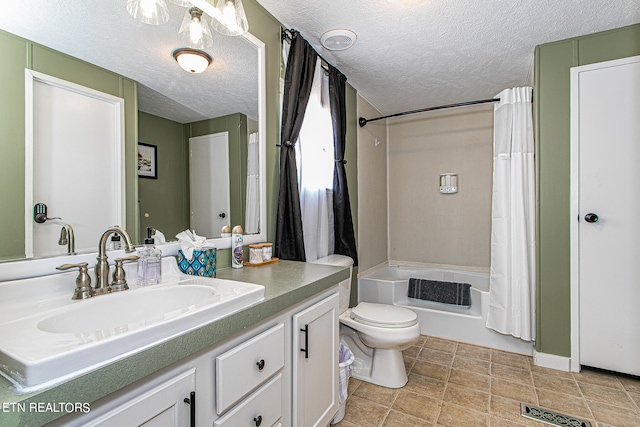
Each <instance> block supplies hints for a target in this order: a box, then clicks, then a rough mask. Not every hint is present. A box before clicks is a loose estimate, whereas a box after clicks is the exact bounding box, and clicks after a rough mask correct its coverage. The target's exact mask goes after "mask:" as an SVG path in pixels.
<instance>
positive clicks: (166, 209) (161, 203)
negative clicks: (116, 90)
mask: <svg viewBox="0 0 640 427" xmlns="http://www.w3.org/2000/svg"><path fill="white" fill-rule="evenodd" d="M138 142H142V143H145V144H151V145H155V146H157V147H158V151H157V155H158V170H157V172H158V179H149V178H138V194H139V199H140V233H141V234H142V235H143V236H141V237H144V234H145V231H146V229H147V227H153V228H156V229H158V230H160V231H162V232H163V233H164V235H165V236H166V238H167V239H169V240H175V237H174V236H175V235H176V234H178V233H179V232H181V231H183V230H186V229H187V228H189V200H188V197H189V181H188V177H189V175H188V169H187V168H188V166H187V161H188V153H187V143H186V142H185V126H184V125H183V124H181V123H178V122H174V121H171V120H167V119H164V118H161V117H157V116H154V115H152V114H147V113H143V112H139V113H138ZM146 214H149V216H148V217H146V216H145V215H146ZM140 241H142V240H140Z"/></svg>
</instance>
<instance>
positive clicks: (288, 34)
mask: <svg viewBox="0 0 640 427" xmlns="http://www.w3.org/2000/svg"><path fill="white" fill-rule="evenodd" d="M294 33H298V34H300V31H298V30H294V29H293V28H292V29H287V28H282V30H281V33H280V35H281V37H282V41H285V40H286V41H287V42H289V43H291V40H293V34H294ZM314 51H315V49H314ZM316 55H318V58H320V61H321V64H320V65H321V66H322V69H323V70H325V71H327V72H328V71H329V65H331V63H330V62H329V61H327V60H326V59H324V58H323V57H322V56H320V54H319V53H318V52H316Z"/></svg>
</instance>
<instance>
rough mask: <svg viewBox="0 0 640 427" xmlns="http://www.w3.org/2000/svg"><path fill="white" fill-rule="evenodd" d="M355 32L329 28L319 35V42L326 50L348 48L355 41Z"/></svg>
mask: <svg viewBox="0 0 640 427" xmlns="http://www.w3.org/2000/svg"><path fill="white" fill-rule="evenodd" d="M356 39H357V36H356V33H354V32H353V31H350V30H330V31H327V32H326V33H324V34H323V35H322V37H320V43H322V46H324V48H325V49H328V50H345V49H349V48H350V47H351V46H353V44H354V43H355V42H356Z"/></svg>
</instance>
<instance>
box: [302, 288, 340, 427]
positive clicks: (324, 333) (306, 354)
mask: <svg viewBox="0 0 640 427" xmlns="http://www.w3.org/2000/svg"><path fill="white" fill-rule="evenodd" d="M338 327H339V325H338V294H337V293H335V294H333V295H331V296H330V297H327V298H325V299H323V300H322V301H320V302H319V303H317V304H315V305H312V306H311V307H309V308H307V309H306V310H303V311H301V312H300V313H298V314H296V315H294V316H293V393H292V394H293V423H292V425H294V426H305V427H320V426H326V425H328V424H329V422H330V421H331V420H332V419H333V417H334V416H335V414H336V412H337V411H338Z"/></svg>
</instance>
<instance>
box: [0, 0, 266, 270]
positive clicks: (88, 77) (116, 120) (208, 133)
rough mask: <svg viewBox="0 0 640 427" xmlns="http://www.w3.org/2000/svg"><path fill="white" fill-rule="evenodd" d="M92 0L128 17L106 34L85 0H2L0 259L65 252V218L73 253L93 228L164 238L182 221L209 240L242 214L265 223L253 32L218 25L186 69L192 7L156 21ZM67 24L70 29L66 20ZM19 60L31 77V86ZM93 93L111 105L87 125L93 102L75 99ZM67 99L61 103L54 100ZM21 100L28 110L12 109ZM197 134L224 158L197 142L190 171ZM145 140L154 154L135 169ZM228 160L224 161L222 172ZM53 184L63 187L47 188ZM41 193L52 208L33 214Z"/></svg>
mask: <svg viewBox="0 0 640 427" xmlns="http://www.w3.org/2000/svg"><path fill="white" fill-rule="evenodd" d="M90 7H91V11H90V12H91V15H92V16H96V15H98V16H99V15H102V14H109V15H113V14H118V15H122V16H119V20H118V22H120V23H121V28H119V29H118V31H115V32H114V31H112V29H111V28H106V27H105V24H104V23H102V21H101V20H86V19H82V17H83V16H86V15H87V14H88V11H87V10H86V9H87V8H89V5H86V4H84V2H77V4H75V5H74V6H73V7H70V8H65V10H64V11H61V10H59V9H60V8H58V9H56V7H55V6H54V5H51V4H49V3H48V2H41V1H37V0H29V1H27V2H26V3H24V2H23V3H21V4H20V5H7V10H6V11H5V13H3V17H0V46H2V47H3V50H4V51H5V52H6V55H7V56H6V59H7V62H6V64H11V65H9V66H7V67H4V68H3V69H2V85H3V94H6V96H3V98H2V100H0V104H1V105H2V108H3V111H7V114H3V115H2V117H1V118H0V123H1V124H2V126H1V127H0V128H1V129H2V130H1V131H0V132H1V134H2V138H1V141H2V146H1V147H0V148H1V150H2V156H1V157H0V169H1V170H3V171H4V172H3V177H4V174H6V177H7V178H8V177H11V179H3V180H2V182H3V184H2V185H1V186H0V196H1V197H2V198H3V200H4V201H6V203H3V207H2V211H1V216H2V223H3V224H4V225H5V226H3V233H4V238H3V239H2V240H1V241H0V260H12V259H19V258H23V257H25V256H26V257H39V256H52V255H54V256H56V255H64V254H67V253H69V252H70V251H71V250H72V248H71V246H70V244H69V243H68V239H67V240H63V239H62V236H61V235H62V234H64V233H65V231H66V233H67V235H69V231H68V230H69V229H71V230H72V232H73V236H74V240H73V252H74V253H83V252H90V251H95V250H96V247H95V246H96V244H97V241H98V239H99V233H101V232H102V231H103V230H104V229H105V228H107V227H109V226H112V225H114V224H117V225H121V226H123V227H124V228H126V229H127V231H128V232H129V234H130V235H131V237H132V239H133V240H134V242H135V243H137V244H140V243H141V242H142V239H143V237H144V236H142V234H144V233H142V232H143V231H144V230H146V228H147V227H153V228H154V229H157V230H159V231H161V232H162V233H163V234H164V235H165V236H166V238H167V240H175V235H176V234H177V233H179V232H180V231H182V230H185V229H193V230H195V231H196V233H197V234H198V235H202V236H206V237H209V238H217V237H220V230H221V228H222V226H223V225H230V226H234V225H238V224H241V225H243V228H244V230H245V232H246V233H247V234H249V233H259V232H260V223H259V222H260V221H259V217H260V202H259V200H260V194H259V188H260V177H259V173H258V171H257V163H258V160H257V158H258V156H259V154H258V152H259V150H258V145H259V143H258V141H259V137H258V134H257V132H258V128H259V117H258V105H259V89H258V69H259V64H258V61H259V54H258V49H257V48H256V46H255V44H254V43H252V42H251V41H250V40H248V39H247V38H245V37H232V36H226V35H223V34H218V33H215V35H214V37H213V38H212V39H213V40H212V43H211V44H210V46H209V45H208V46H207V47H206V48H204V49H203V50H204V51H205V52H206V54H207V55H209V56H210V57H211V63H210V64H208V66H207V67H206V69H205V70H204V71H203V72H202V73H200V74H192V73H190V72H188V71H185V70H183V69H182V68H180V66H179V65H178V63H177V62H176V60H175V59H174V56H173V55H172V54H173V51H172V50H176V49H177V48H181V47H184V46H185V42H184V37H183V38H182V39H180V38H179V33H180V35H182V27H183V25H182V24H183V18H186V15H187V14H189V13H190V12H189V11H190V8H185V7H180V6H177V5H175V4H169V6H168V8H169V14H170V18H169V19H168V21H167V22H166V23H164V24H162V25H157V26H156V25H146V24H141V23H140V22H138V21H136V20H135V19H133V18H132V16H130V15H129V14H128V13H127V11H126V10H125V9H124V8H123V7H121V5H120V4H114V3H113V2H104V3H101V4H98V5H91V6H90ZM71 26H73V28H74V29H75V30H74V36H73V37H69V32H68V31H65V30H64V29H66V28H69V27H71ZM104 34H111V35H110V37H109V38H105V37H103V35H104ZM89 40H91V42H88V41H89ZM130 40H136V41H137V42H136V43H130ZM25 52H29V55H26V54H25ZM27 58H28V59H27ZM25 70H27V71H28V73H27V74H29V73H30V74H29V75H30V77H28V79H31V80H30V81H31V88H35V89H34V90H32V93H29V90H28V88H27V86H28V85H26V84H25ZM85 90H86V92H85V93H84V94H82V95H78V94H79V93H83V91H85ZM51 93H53V94H54V95H55V96H54V97H53V98H51V97H50V95H51ZM60 94H62V95H64V96H60ZM65 97H67V98H69V97H71V98H70V99H72V101H69V100H68V99H67V100H66V101H65ZM99 98H104V99H108V100H109V102H112V103H115V104H113V105H116V106H115V107H113V106H110V105H112V104H109V103H98V108H102V109H103V110H105V111H106V113H105V114H109V115H110V116H109V120H111V121H108V120H107V121H105V122H103V123H102V124H101V125H96V123H93V124H91V125H90V124H89V123H91V122H90V121H89V120H90V118H91V117H92V115H91V114H90V113H88V111H90V110H89V109H88V108H78V110H77V111H74V110H73V105H79V101H78V100H80V101H82V102H84V103H85V104H86V103H87V102H88V101H91V100H94V99H99ZM43 99H47V101H46V102H49V103H48V104H47V103H45V102H44V101H43ZM64 102H66V103H67V108H68V109H67V110H64V109H60V108H61V107H60V106H61V105H64V104H61V103H64ZM118 102H121V104H118ZM52 103H53V104H52ZM25 104H26V106H27V108H26V110H27V112H26V113H25V108H23V107H20V108H15V107H14V106H16V105H17V106H22V105H25ZM61 111H67V112H66V113H65V114H61V113H60V112H61ZM56 112H59V113H56ZM30 114H32V116H30ZM61 116H65V117H66V118H67V122H66V124H65V126H64V128H63V129H62V131H61V133H59V134H58V135H57V139H58V143H60V146H59V147H58V148H54V147H56V146H53V145H50V142H51V141H50V139H49V136H50V134H51V132H49V131H47V130H46V129H47V128H46V127H44V124H46V123H49V124H52V123H56V124H58V123H60V119H61ZM93 116H95V114H94V115H93ZM32 119H35V120H36V122H35V124H34V126H33V129H32V130H29V129H28V128H27V127H25V122H27V123H28V122H29V121H30V120H32ZM98 126H102V127H103V128H104V129H112V130H113V132H112V135H110V136H105V135H106V134H107V132H105V131H98V130H97V129H98ZM49 130H50V129H49ZM97 137H99V138H97ZM223 137H224V138H223ZM109 138H110V139H109ZM199 138H200V139H201V138H209V139H211V140H215V141H219V140H221V139H226V141H225V142H224V144H225V145H226V146H225V147H224V149H222V151H221V152H222V153H226V156H222V155H220V154H217V152H216V151H214V150H213V148H205V153H206V156H207V157H206V158H208V159H210V161H208V162H205V161H203V157H202V156H201V155H200V154H197V158H198V160H199V165H197V166H194V167H193V169H194V170H196V172H195V173H194V172H193V171H192V170H191V169H192V167H191V165H192V159H193V155H192V152H193V148H192V147H191V145H192V144H196V142H197V140H198V139H199ZM99 139H105V140H104V141H102V142H100V141H99ZM252 141H253V145H252ZM90 144H92V145H91V147H92V148H87V147H89V145H90ZM139 146H140V147H143V146H144V147H147V148H149V147H150V149H152V150H153V153H154V157H153V159H152V160H149V162H148V163H147V164H146V165H145V167H144V169H145V170H140V171H139V170H138V155H139V152H138V147H139ZM43 147H49V148H47V149H44V148H43ZM98 147H102V148H98ZM252 147H254V148H253V149H252ZM199 153H200V152H199ZM212 156H213V158H211V157H212ZM247 156H252V158H253V160H248V158H247ZM45 164H48V165H50V167H49V168H48V170H45V169H44V168H43V167H42V165H45ZM221 164H224V167H222V166H220V165H221ZM252 164H253V165H254V167H253V168H252V167H251V165H252ZM151 167H153V170H152V171H151ZM225 167H226V169H227V171H228V173H227V174H226V176H220V175H219V174H220V170H223V169H224V168H225ZM32 171H35V172H36V173H35V176H34V179H37V178H38V174H40V178H39V179H40V181H41V182H42V183H44V184H45V186H44V187H42V189H41V190H38V189H37V188H36V183H35V182H34V181H30V179H31V178H30V176H31V174H32ZM215 173H218V176H215V175H212V174H215ZM61 180H62V181H61ZM54 194H58V196H57V197H58V198H57V199H56V198H50V196H52V195H54ZM42 204H44V205H45V206H46V209H47V216H46V217H45V218H50V219H47V220H45V221H43V222H36V221H35V220H34V217H35V214H36V210H37V206H41V205H42ZM202 212H204V214H203V213H202ZM56 218H60V219H56ZM141 233H142V234H141ZM60 242H63V243H60ZM64 242H66V243H64Z"/></svg>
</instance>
